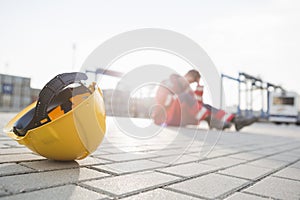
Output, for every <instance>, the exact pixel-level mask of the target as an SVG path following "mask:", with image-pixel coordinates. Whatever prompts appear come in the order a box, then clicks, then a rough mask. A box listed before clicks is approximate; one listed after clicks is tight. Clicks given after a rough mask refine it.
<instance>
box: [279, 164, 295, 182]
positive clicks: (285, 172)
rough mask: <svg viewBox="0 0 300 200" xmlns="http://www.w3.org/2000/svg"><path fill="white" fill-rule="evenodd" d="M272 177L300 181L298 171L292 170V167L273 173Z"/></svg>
mask: <svg viewBox="0 0 300 200" xmlns="http://www.w3.org/2000/svg"><path fill="white" fill-rule="evenodd" d="M274 176H279V177H284V178H290V179H295V180H298V181H300V169H299V168H293V167H287V168H284V169H282V170H280V171H279V172H277V173H275V174H274Z"/></svg>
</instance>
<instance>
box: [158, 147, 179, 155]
mask: <svg viewBox="0 0 300 200" xmlns="http://www.w3.org/2000/svg"><path fill="white" fill-rule="evenodd" d="M184 153H185V149H184V148H178V149H169V150H166V149H164V150H163V151H158V152H156V153H155V154H156V155H158V156H172V155H182V154H184Z"/></svg>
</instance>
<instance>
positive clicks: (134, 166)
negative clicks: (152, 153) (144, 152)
mask: <svg viewBox="0 0 300 200" xmlns="http://www.w3.org/2000/svg"><path fill="white" fill-rule="evenodd" d="M162 166H163V164H161V163H157V162H153V161H149V160H135V161H129V162H121V163H113V164H107V165H100V166H94V168H97V169H103V170H106V171H110V172H113V173H116V174H122V173H128V172H136V171H141V170H149V169H153V168H158V167H162Z"/></svg>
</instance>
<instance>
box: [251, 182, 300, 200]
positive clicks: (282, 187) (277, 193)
mask: <svg viewBox="0 0 300 200" xmlns="http://www.w3.org/2000/svg"><path fill="white" fill-rule="evenodd" d="M245 191H246V192H249V193H254V194H258V195H263V196H265V197H269V198H277V199H289V200H293V199H297V200H298V199H299V198H300V182H299V181H291V180H288V179H282V178H277V177H267V178H265V179H263V180H262V181H260V182H258V183H256V184H255V185H253V186H251V187H249V188H247V189H246V190H245Z"/></svg>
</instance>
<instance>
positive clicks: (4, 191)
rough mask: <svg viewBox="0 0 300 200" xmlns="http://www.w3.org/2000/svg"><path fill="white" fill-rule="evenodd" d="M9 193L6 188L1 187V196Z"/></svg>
mask: <svg viewBox="0 0 300 200" xmlns="http://www.w3.org/2000/svg"><path fill="white" fill-rule="evenodd" d="M8 194H9V193H8V192H7V191H6V190H4V188H2V187H0V197H2V196H4V195H8Z"/></svg>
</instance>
